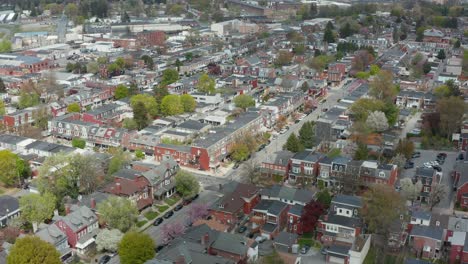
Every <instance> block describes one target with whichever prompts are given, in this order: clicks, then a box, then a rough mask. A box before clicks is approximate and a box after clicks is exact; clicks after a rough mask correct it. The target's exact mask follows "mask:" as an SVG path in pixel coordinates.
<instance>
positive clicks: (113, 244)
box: [96, 229, 123, 252]
mask: <svg viewBox="0 0 468 264" xmlns="http://www.w3.org/2000/svg"><path fill="white" fill-rule="evenodd" d="M122 237H123V234H122V232H120V230H118V229H110V230H109V229H103V230H101V232H100V233H99V234H98V235H97V237H96V245H97V250H98V251H109V252H116V251H117V249H118V245H119V243H120V240H122Z"/></svg>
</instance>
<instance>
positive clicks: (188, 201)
mask: <svg viewBox="0 0 468 264" xmlns="http://www.w3.org/2000/svg"><path fill="white" fill-rule="evenodd" d="M191 202H192V199H191V198H188V199H184V201H183V202H182V204H183V205H184V206H186V205H189V204H190V203H191Z"/></svg>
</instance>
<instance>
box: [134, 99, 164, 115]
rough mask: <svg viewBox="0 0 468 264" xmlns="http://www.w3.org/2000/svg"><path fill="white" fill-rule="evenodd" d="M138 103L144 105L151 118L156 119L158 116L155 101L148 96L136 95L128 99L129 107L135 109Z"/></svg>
mask: <svg viewBox="0 0 468 264" xmlns="http://www.w3.org/2000/svg"><path fill="white" fill-rule="evenodd" d="M138 102H142V103H143V104H144V105H145V109H146V111H147V113H148V114H149V115H150V116H151V117H156V116H157V115H158V104H157V102H156V99H155V98H154V97H153V96H151V95H149V94H137V95H134V96H132V98H130V105H131V106H132V108H133V107H135V105H136V104H137V103H138Z"/></svg>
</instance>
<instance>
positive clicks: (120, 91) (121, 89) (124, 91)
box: [114, 84, 129, 100]
mask: <svg viewBox="0 0 468 264" xmlns="http://www.w3.org/2000/svg"><path fill="white" fill-rule="evenodd" d="M128 96H129V90H128V88H127V86H125V85H123V84H119V85H117V87H116V88H115V93H114V98H115V99H116V100H120V99H122V98H126V97H128Z"/></svg>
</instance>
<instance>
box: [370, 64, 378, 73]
mask: <svg viewBox="0 0 468 264" xmlns="http://www.w3.org/2000/svg"><path fill="white" fill-rule="evenodd" d="M378 73H380V67H379V66H378V65H375V64H372V65H371V66H370V70H369V74H370V75H372V76H374V75H376V74H378Z"/></svg>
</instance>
